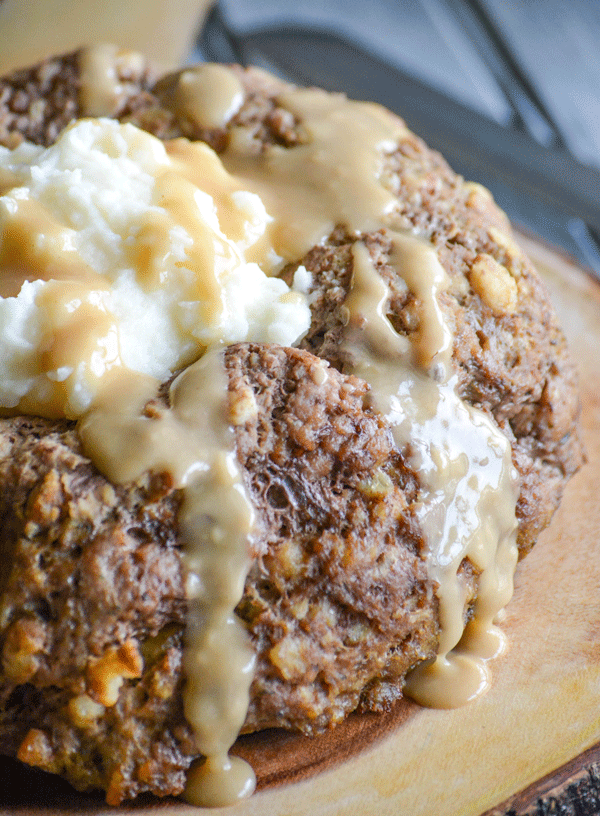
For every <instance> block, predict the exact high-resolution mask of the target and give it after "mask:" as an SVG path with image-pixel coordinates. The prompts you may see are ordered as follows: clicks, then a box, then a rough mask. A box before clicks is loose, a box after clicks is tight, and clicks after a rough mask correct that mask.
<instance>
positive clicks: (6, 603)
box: [0, 54, 583, 803]
mask: <svg viewBox="0 0 600 816" xmlns="http://www.w3.org/2000/svg"><path fill="white" fill-rule="evenodd" d="M132 66H133V67H132ZM116 71H117V74H118V78H119V81H120V86H121V96H120V98H119V100H118V102H117V103H115V109H114V111H113V112H112V115H113V116H114V117H116V118H118V119H120V120H121V121H128V122H133V123H134V124H136V125H138V126H139V127H141V128H143V129H145V130H147V131H149V132H151V133H153V134H155V135H157V136H159V137H160V138H172V137H177V136H185V137H187V138H190V139H199V140H204V141H206V142H207V143H208V144H209V145H210V146H212V147H213V148H214V149H215V150H216V151H217V152H219V151H222V150H223V149H225V147H226V145H227V143H228V138H229V132H230V130H231V128H232V127H236V128H237V129H239V128H243V129H245V130H246V132H247V133H248V134H249V135H250V136H251V137H252V139H253V140H254V142H255V145H256V150H257V151H260V150H261V149H264V145H268V144H277V145H280V146H281V147H283V148H289V149H292V148H293V147H294V145H296V144H298V143H299V142H301V140H302V138H303V134H302V122H300V121H297V120H296V119H295V117H294V116H293V115H292V114H290V113H289V111H287V110H285V109H284V108H283V107H280V106H279V104H278V102H277V96H278V94H279V93H280V92H281V90H282V88H283V87H284V86H283V85H282V84H281V83H280V82H278V81H277V80H274V79H270V78H268V77H267V76H266V75H265V74H264V73H262V72H256V71H253V70H247V71H244V70H242V69H240V70H239V72H238V75H239V78H240V80H241V82H242V84H243V87H244V94H245V97H244V101H243V104H242V105H241V107H240V108H239V110H238V111H237V113H236V114H235V115H234V116H233V118H232V119H231V120H230V121H229V123H228V124H227V125H226V126H225V127H223V128H213V129H206V128H200V127H198V126H197V125H194V123H193V122H192V121H190V120H189V119H186V118H185V117H183V118H181V117H179V118H178V116H177V114H176V113H174V112H173V111H172V109H171V107H170V106H169V105H168V104H166V102H165V97H166V94H168V91H169V87H170V79H169V78H164V77H160V76H158V75H157V74H156V73H155V72H154V71H153V70H152V69H151V68H150V67H149V66H148V65H146V64H145V63H143V62H140V61H137V62H135V63H133V64H132V63H131V62H130V61H128V60H126V59H124V60H123V61H122V62H119V61H117V65H116ZM79 85H80V56H79V54H73V55H69V56H66V57H61V58H57V59H53V60H49V61H47V62H45V63H43V64H42V65H40V66H37V67H35V68H32V69H29V70H24V71H19V72H16V73H14V74H12V75H11V76H9V77H7V78H5V79H4V80H1V81H0V143H2V144H4V145H6V146H8V147H14V146H15V145H16V144H18V143H19V142H20V141H21V140H23V139H27V140H29V141H32V142H35V143H37V144H42V145H48V144H51V143H52V142H53V141H54V140H55V139H56V137H57V135H58V134H59V133H60V131H61V130H62V129H63V128H64V127H65V126H66V124H68V122H70V121H71V120H73V119H75V118H77V117H78V116H79V115H81V108H80V103H79ZM382 180H383V183H384V184H385V185H386V186H387V188H388V189H389V190H391V191H392V192H393V194H394V195H395V196H396V199H397V216H398V221H399V223H401V224H402V225H403V226H404V227H405V228H406V229H410V230H412V231H413V233H415V234H418V235H419V236H420V237H421V238H422V239H424V240H425V241H427V242H429V243H430V245H431V246H433V247H434V248H435V250H436V252H437V255H438V258H439V260H440V262H441V264H442V266H443V267H444V269H445V270H446V272H447V274H448V276H449V286H448V288H447V289H446V290H445V291H444V292H442V293H441V295H440V298H439V302H440V306H441V308H442V310H443V313H444V314H445V316H446V318H447V320H448V322H449V324H450V325H451V327H452V331H453V333H454V348H453V365H454V369H455V372H456V374H457V376H458V390H459V393H460V396H461V397H462V398H463V399H464V400H465V401H466V402H468V403H469V404H471V405H473V406H475V407H477V408H480V409H482V410H483V411H484V412H486V413H487V414H488V415H489V416H491V417H493V419H494V420H495V422H496V423H497V424H498V426H499V427H500V428H501V429H502V431H503V432H504V433H505V434H506V435H507V437H508V438H509V440H510V442H511V445H512V451H513V463H514V465H515V467H516V469H517V471H518V474H519V479H520V494H519V499H518V504H517V518H518V522H519V532H518V544H519V549H520V554H521V555H524V554H526V553H527V552H528V551H529V549H530V548H531V546H532V545H533V543H534V542H535V540H536V538H537V537H538V535H539V533H540V532H541V530H542V529H543V528H544V527H545V526H546V525H547V524H548V523H549V521H550V518H551V516H552V514H553V512H554V510H555V508H556V506H557V505H558V503H559V501H560V497H561V494H562V491H563V488H564V485H565V484H566V482H567V480H568V478H569V477H570V476H571V475H572V473H574V472H575V471H576V470H577V468H578V467H579V466H580V464H581V462H582V459H583V453H582V446H581V441H580V437H579V434H578V430H577V418H578V411H579V407H578V398H577V387H576V377H575V370H574V366H573V363H572V361H571V360H570V358H569V355H568V351H567V348H566V344H565V340H564V337H563V335H562V333H561V330H560V328H559V326H558V324H557V321H556V318H555V316H554V314H553V311H552V309H551V306H550V304H549V301H548V297H547V294H546V292H545V290H544V287H543V285H542V284H541V282H540V280H539V278H538V276H537V274H536V273H535V271H534V269H533V268H532V266H531V264H530V262H529V261H528V260H527V258H526V257H525V256H524V255H523V254H522V252H521V251H520V250H519V248H518V247H517V246H516V244H515V243H514V241H513V239H512V237H511V233H510V226H509V224H508V222H507V219H506V217H505V216H504V214H503V213H502V212H500V211H499V210H498V208H497V207H496V206H495V204H494V203H493V201H492V199H491V196H490V195H489V194H488V193H487V192H486V191H485V190H484V189H483V188H481V187H480V186H479V185H476V184H471V183H468V182H465V181H464V180H463V179H462V178H460V177H459V176H457V175H456V174H454V173H453V172H452V171H451V169H450V168H449V167H448V166H447V164H446V163H445V161H444V160H443V159H442V158H441V157H440V156H439V155H438V154H437V153H435V152H434V151H432V150H430V149H429V148H427V146H426V145H425V144H424V143H423V142H422V141H421V140H420V139H418V138H417V137H416V136H413V135H412V134H409V133H407V134H406V135H405V136H404V137H403V138H401V139H400V140H399V142H398V144H397V145H396V147H395V149H394V150H392V151H390V152H389V154H388V155H387V158H386V162H385V166H384V168H383V171H382ZM357 241H360V242H362V243H364V245H365V246H366V248H367V250H368V252H369V254H370V257H371V260H372V262H373V265H374V267H375V268H376V270H377V271H378V272H379V274H380V275H381V276H382V277H383V279H384V280H385V282H386V284H387V286H388V288H389V291H390V298H389V302H388V304H387V314H388V317H389V319H390V321H391V323H392V325H393V326H394V328H395V329H396V330H397V331H398V332H399V333H402V334H405V335H409V336H410V334H411V333H412V332H413V331H415V330H416V328H417V325H418V316H417V304H416V303H415V298H414V296H413V295H411V294H410V292H408V291H407V290H406V287H402V286H400V285H399V284H398V281H397V279H396V275H395V272H394V270H393V267H392V265H391V264H390V259H389V254H390V247H391V244H390V239H389V236H388V235H387V234H386V232H385V230H383V231H376V232H373V233H366V234H359V235H357V234H355V233H354V234H351V233H349V232H348V231H347V230H346V229H345V228H344V227H343V225H340V226H339V227H338V228H336V229H335V230H334V231H333V232H332V233H331V235H330V236H329V238H328V239H327V240H326V241H324V242H323V243H322V244H320V245H319V246H315V247H314V248H313V249H311V250H310V251H309V252H308V254H307V255H306V256H305V257H303V258H298V260H297V263H295V264H290V265H288V266H287V267H286V268H285V269H283V270H282V272H281V275H282V277H283V278H284V279H286V281H287V282H291V280H292V277H293V274H294V271H295V269H296V268H297V267H298V266H299V265H300V264H302V265H304V266H305V267H306V269H307V270H308V271H309V272H310V273H311V274H312V289H311V293H310V294H311V298H310V302H311V312H312V323H311V327H310V329H309V331H308V333H307V334H306V336H305V337H304V338H303V340H302V341H301V344H300V348H298V349H290V348H283V347H279V346H275V345H265V344H238V345H234V346H231V347H229V348H228V349H227V350H226V368H227V372H228V378H229V408H230V419H231V422H232V425H233V426H234V428H235V440H236V449H237V456H238V460H239V463H240V465H241V468H242V473H243V478H244V481H245V484H246V487H247V489H248V491H249V495H250V497H251V499H252V502H253V504H254V506H255V508H256V511H257V519H258V526H257V533H256V535H255V537H254V540H253V548H254V551H253V553H252V557H253V560H252V566H251V569H250V573H249V575H248V578H247V581H246V588H245V593H244V596H243V599H242V601H241V602H240V604H239V605H238V607H237V610H236V611H237V614H238V616H239V617H240V618H241V620H242V621H243V622H244V623H245V625H246V627H247V630H248V632H249V634H250V638H251V641H252V644H253V647H254V649H255V651H256V654H257V669H256V674H255V678H254V681H253V685H252V688H251V702H250V708H249V711H248V716H247V721H246V725H245V728H244V730H246V731H252V730H256V729H261V728H265V727H271V726H282V727H285V728H293V729H299V730H300V731H303V732H305V733H306V734H311V733H315V732H318V731H320V730H322V729H324V728H326V727H328V726H329V725H331V724H334V723H337V722H339V721H340V720H341V719H343V718H344V717H345V716H346V715H347V714H348V713H349V712H351V711H353V710H355V709H357V708H359V709H360V708H362V709H367V710H375V711H385V710H386V708H388V707H389V705H391V703H392V702H393V701H394V700H396V699H398V697H399V696H401V689H402V678H403V677H404V675H405V674H406V672H407V670H409V669H410V668H411V667H412V666H414V665H415V664H416V663H417V662H419V661H421V660H423V659H426V658H430V657H432V656H433V655H434V654H435V652H436V644H437V634H438V603H437V599H436V594H435V587H434V586H433V583H432V581H431V580H430V578H428V575H427V570H426V566H425V561H424V554H423V540H422V533H421V530H420V528H419V524H418V522H417V520H416V515H415V512H414V510H413V505H414V502H415V500H416V497H417V492H418V485H419V474H418V473H415V472H413V471H412V470H411V469H410V467H409V466H408V464H407V462H406V461H405V458H404V456H403V452H402V451H399V450H398V449H397V448H396V447H395V445H394V441H393V437H392V433H391V430H390V428H389V427H388V426H387V424H386V422H385V420H384V419H382V417H381V416H379V415H378V414H377V413H376V412H374V410H373V409H372V407H371V406H370V401H369V398H368V392H369V388H368V386H367V384H366V383H365V382H363V381H361V380H360V379H358V378H356V377H354V376H351V375H349V374H347V373H345V371H344V366H345V361H344V356H343V354H342V353H341V346H340V337H341V332H342V330H343V326H344V324H345V316H344V312H343V304H344V301H345V299H346V296H347V294H348V291H349V288H350V281H351V276H352V265H353V254H352V247H353V244H355V243H356V242H357ZM323 360H325V361H327V363H329V364H330V367H329V369H328V376H327V377H326V378H324V377H323ZM165 394H166V389H163V392H162V393H161V394H159V395H157V397H156V400H157V404H159V403H160V402H161V401H163V402H164V400H165V399H167V397H166V396H165ZM147 410H148V411H152V404H150V405H148V406H147ZM0 452H1V457H0V485H1V492H0V506H1V515H0V518H1V527H0V530H1V539H0V547H1V550H2V561H1V564H2V566H1V587H2V597H1V600H0V643H1V657H2V662H1V674H0V705H1V711H2V713H1V714H0V746H1V750H2V751H3V752H4V753H7V754H9V755H13V756H15V755H16V756H18V757H19V758H20V759H22V760H23V761H24V762H27V763H29V764H31V765H35V766H37V767H40V768H43V769H45V770H48V771H52V772H55V773H58V774H62V775H64V776H65V777H66V778H67V779H68V780H69V781H70V782H71V783H72V784H73V785H75V787H77V788H79V789H89V788H95V787H100V788H104V789H105V790H106V791H107V800H108V801H109V802H111V803H118V802H120V801H122V800H123V799H126V798H130V797H133V796H135V795H137V794H138V793H140V792H142V791H145V790H150V791H152V792H154V793H156V794H159V795H165V794H173V793H174V794H177V793H179V792H181V790H182V788H183V785H184V782H185V771H186V769H187V767H188V765H189V763H190V761H191V758H192V756H193V755H194V746H193V743H192V740H191V733H190V730H189V728H188V726H187V725H186V723H185V719H184V717H183V713H182V702H181V686H182V682H183V681H182V673H181V657H182V633H183V629H184V625H185V617H186V603H185V596H184V591H183V584H182V568H181V561H180V542H179V540H178V527H177V510H178V507H179V504H180V501H181V495H180V492H179V491H177V490H175V489H174V487H173V484H172V482H171V480H170V479H169V477H168V475H165V474H151V475H150V474H148V475H146V476H145V477H143V478H142V479H141V480H139V481H138V482H136V483H133V484H126V485H121V486H115V485H111V484H110V483H109V482H108V481H107V480H106V479H105V478H104V477H103V476H102V475H100V473H99V472H98V471H97V470H96V469H95V468H94V466H93V465H92V463H91V462H90V461H89V459H87V458H86V457H85V456H84V454H83V453H82V448H81V444H80V441H79V438H78V435H77V429H76V426H75V424H74V423H71V422H68V421H66V420H60V421H59V420H57V421H51V420H44V419H37V418H32V417H12V418H7V419H4V420H2V421H1V422H0ZM461 577H462V580H463V581H464V584H465V587H466V590H465V593H466V597H467V598H468V599H469V598H470V599H473V598H474V597H475V596H476V594H477V580H478V576H477V571H476V570H474V569H473V568H472V567H471V565H470V564H469V563H468V562H465V563H464V564H463V566H462V568H461Z"/></svg>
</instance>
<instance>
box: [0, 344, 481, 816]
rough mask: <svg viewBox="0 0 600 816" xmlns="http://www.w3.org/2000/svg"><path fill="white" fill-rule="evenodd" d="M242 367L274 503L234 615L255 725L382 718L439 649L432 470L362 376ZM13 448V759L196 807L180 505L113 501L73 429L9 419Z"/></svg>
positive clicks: (146, 490) (247, 353) (251, 472)
mask: <svg viewBox="0 0 600 816" xmlns="http://www.w3.org/2000/svg"><path fill="white" fill-rule="evenodd" d="M226 365H227V369H228V372H229V394H230V407H231V417H232V421H234V422H235V423H236V425H235V427H236V443H237V451H238V458H239V460H240V463H241V465H242V468H243V473H244V477H245V480H246V483H247V486H248V489H249V491H250V495H251V497H252V500H253V503H254V506H255V507H256V508H257V509H258V527H257V532H256V537H255V540H254V544H253V547H254V553H253V555H254V561H253V567H252V569H251V571H250V574H249V576H248V579H247V582H246V589H245V593H244V597H243V599H242V601H241V602H240V604H239V606H238V609H237V613H238V615H239V616H240V617H241V619H242V620H243V621H244V622H245V624H246V626H247V628H248V631H249V633H250V638H251V640H252V644H253V647H254V649H255V651H256V654H257V659H258V664H257V671H256V674H255V678H254V681H253V685H252V689H251V705H250V710H249V712H248V717H247V721H246V725H245V729H244V730H246V731H252V730H255V729H257V728H264V727H269V726H285V727H289V728H296V729H300V730H302V731H304V732H305V733H309V734H310V733H314V732H317V731H320V730H322V729H323V728H325V727H327V726H328V725H330V724H332V723H335V722H339V721H340V720H341V719H343V718H344V717H345V716H346V715H347V714H348V713H349V712H350V711H352V710H354V709H355V708H357V707H358V706H359V705H362V706H364V707H367V708H369V709H374V710H384V709H385V708H386V707H387V706H388V705H389V703H390V702H391V701H393V700H394V699H395V698H397V697H398V695H399V688H400V680H401V678H402V677H403V676H404V674H405V673H406V671H407V670H408V669H409V668H410V667H411V666H413V665H415V664H416V663H417V662H419V661H420V660H422V659H423V658H426V657H430V656H432V655H433V654H434V653H435V645H436V638H437V602H436V598H435V592H434V589H433V586H432V584H431V582H430V581H429V579H428V577H427V572H426V569H425V565H424V562H423V559H422V556H421V543H422V542H421V537H420V532H419V528H418V526H417V525H416V523H415V522H414V521H413V517H412V511H411V505H412V503H413V502H414V500H415V498H416V495H417V492H416V480H415V476H414V474H412V473H411V472H410V471H409V470H408V469H407V468H406V466H405V465H404V463H403V461H402V458H401V456H400V455H399V454H398V453H397V452H396V451H395V450H394V447H393V443H392V439H391V435H390V432H389V428H387V426H386V425H385V423H384V422H383V420H382V419H381V418H380V417H379V416H377V415H374V414H373V413H372V412H371V411H370V409H369V408H367V407H366V396H367V387H366V386H365V384H364V382H362V381H360V380H357V379H355V378H354V377H349V376H345V375H342V374H339V373H338V372H337V371H335V370H334V369H330V370H329V372H328V376H327V379H326V381H325V383H322V384H320V383H321V382H322V370H323V369H322V362H321V361H320V360H318V359H317V358H315V357H314V356H313V355H311V354H309V353H308V352H305V351H300V350H294V349H284V348H281V347H279V346H264V345H238V346H233V347H231V348H229V349H228V351H227V355H226ZM0 444H1V445H2V456H1V464H0V483H1V484H2V486H3V490H2V503H1V518H2V529H1V541H2V542H3V547H5V548H6V550H7V552H4V553H3V554H2V555H3V557H2V564H3V568H4V569H5V571H6V572H5V575H4V576H3V583H4V591H3V594H2V601H1V604H0V621H1V631H2V652H1V655H2V683H1V684H0V690H1V691H0V708H1V710H2V714H1V715H0V740H1V743H2V747H3V750H4V751H5V752H9V753H12V754H16V755H17V756H18V757H19V758H20V759H22V760H23V761H25V762H28V763H30V764H33V765H36V766H38V767H41V768H43V769H45V770H48V771H53V772H56V773H60V774H63V775H65V776H66V777H67V778H68V779H69V780H70V781H71V782H72V783H73V784H74V785H75V786H76V787H78V788H82V789H85V788H89V787H101V788H104V789H106V791H107V799H108V801H109V802H110V803H113V804H114V803H118V802H120V801H121V800H122V799H124V798H130V797H133V796H135V795H136V794H137V793H139V792H140V791H143V790H148V789H149V790H151V791H153V792H154V793H157V794H167V793H179V792H180V791H181V789H182V786H183V783H184V771H185V769H186V767H187V765H188V764H189V762H190V760H191V757H192V755H193V753H194V750H193V745H192V743H191V739H190V733H189V730H188V727H187V726H186V724H185V721H184V718H183V714H182V709H181V684H182V678H181V648H182V631H183V627H184V623H185V603H184V601H183V597H184V594H183V586H182V577H181V565H180V559H179V546H180V545H179V542H178V536H177V521H176V519H177V508H178V504H179V500H180V496H179V493H178V491H175V490H173V488H172V485H171V484H170V483H169V480H168V478H166V477H165V476H162V477H159V476H155V477H152V478H150V477H146V478H144V479H143V480H142V481H141V482H139V483H135V484H130V485H125V486H122V487H113V486H112V485H110V484H109V483H108V482H107V481H106V479H105V478H104V477H102V476H101V475H100V474H99V473H98V472H97V471H96V470H95V468H94V467H93V465H92V464H91V462H90V461H89V460H88V459H87V458H86V457H85V456H84V455H83V453H82V451H81V446H80V443H79V440H78V436H77V433H76V431H75V428H74V426H73V424H72V423H69V422H60V423H57V422H50V421H46V420H41V419H28V418H20V419H17V420H2V421H1V423H0ZM9 549H10V552H9V551H8V550H9ZM465 581H466V582H467V585H468V589H469V592H470V593H471V595H472V594H473V592H474V591H475V579H474V576H473V575H470V574H468V572H465ZM120 684H122V686H120Z"/></svg>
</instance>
